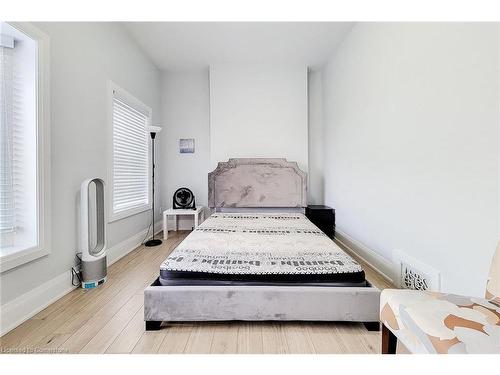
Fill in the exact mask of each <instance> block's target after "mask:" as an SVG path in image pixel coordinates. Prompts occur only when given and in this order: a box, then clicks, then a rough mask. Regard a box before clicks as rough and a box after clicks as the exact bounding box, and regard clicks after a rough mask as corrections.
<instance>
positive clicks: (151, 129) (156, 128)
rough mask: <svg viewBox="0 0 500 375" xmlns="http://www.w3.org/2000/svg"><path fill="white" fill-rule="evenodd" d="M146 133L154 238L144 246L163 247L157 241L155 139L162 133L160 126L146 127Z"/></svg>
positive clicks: (159, 241)
mask: <svg viewBox="0 0 500 375" xmlns="http://www.w3.org/2000/svg"><path fill="white" fill-rule="evenodd" d="M146 131H147V132H148V133H149V134H150V135H151V177H152V179H151V182H152V193H153V194H152V196H153V197H152V210H151V226H152V228H153V238H151V239H150V240H149V241H146V243H145V244H144V245H145V246H147V247H152V246H158V245H161V243H162V242H161V240H159V239H155V138H156V133H159V132H160V131H161V127H159V126H146Z"/></svg>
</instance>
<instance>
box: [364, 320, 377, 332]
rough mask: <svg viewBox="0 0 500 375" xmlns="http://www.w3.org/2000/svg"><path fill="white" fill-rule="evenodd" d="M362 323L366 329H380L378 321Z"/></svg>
mask: <svg viewBox="0 0 500 375" xmlns="http://www.w3.org/2000/svg"><path fill="white" fill-rule="evenodd" d="M363 324H364V325H365V328H366V329H367V330H368V331H376V332H378V331H380V323H379V322H363Z"/></svg>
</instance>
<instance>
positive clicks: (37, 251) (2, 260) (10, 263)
mask: <svg viewBox="0 0 500 375" xmlns="http://www.w3.org/2000/svg"><path fill="white" fill-rule="evenodd" d="M48 254H50V250H49V249H42V248H40V247H39V246H35V247H30V248H27V249H24V250H18V251H15V249H13V250H12V251H11V252H10V253H8V254H5V255H1V256H0V273H3V272H5V271H8V270H11V269H13V268H16V267H19V266H21V265H23V264H26V263H28V262H31V261H33V260H35V259H38V258H41V257H43V256H46V255H48Z"/></svg>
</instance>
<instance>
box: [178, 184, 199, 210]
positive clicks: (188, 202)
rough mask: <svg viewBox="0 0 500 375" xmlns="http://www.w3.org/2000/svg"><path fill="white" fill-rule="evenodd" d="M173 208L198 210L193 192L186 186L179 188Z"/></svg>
mask: <svg viewBox="0 0 500 375" xmlns="http://www.w3.org/2000/svg"><path fill="white" fill-rule="evenodd" d="M172 208H173V209H174V210H177V209H184V210H189V209H191V210H196V201H195V198H194V194H193V192H192V191H191V190H190V189H188V188H185V187H182V188H179V189H177V190H176V191H175V193H174V199H173V204H172Z"/></svg>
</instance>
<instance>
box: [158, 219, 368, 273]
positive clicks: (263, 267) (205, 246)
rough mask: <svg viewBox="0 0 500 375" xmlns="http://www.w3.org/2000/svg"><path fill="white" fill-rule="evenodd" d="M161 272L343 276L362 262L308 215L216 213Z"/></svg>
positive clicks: (194, 232)
mask: <svg viewBox="0 0 500 375" xmlns="http://www.w3.org/2000/svg"><path fill="white" fill-rule="evenodd" d="M161 270H166V271H187V272H204V273H216V274H233V275H238V274H240V275H241V274H245V275H265V274H340V273H353V272H354V273H356V272H361V271H362V268H361V266H360V265H359V264H358V263H357V262H356V261H354V260H353V259H352V258H351V257H350V256H349V255H347V254H346V253H345V252H344V251H343V250H341V249H340V248H339V247H338V246H337V245H336V244H335V243H334V242H333V241H332V240H331V239H330V238H328V237H327V236H326V235H325V234H324V233H323V232H321V231H320V230H319V229H318V228H317V227H316V226H315V225H314V224H313V223H311V222H310V221H309V220H308V219H307V218H306V217H305V216H304V215H303V214H295V213H283V214H282V213H278V214H277V213H273V214H261V213H259V214H240V213H238V214H229V213H215V214H213V215H212V216H210V217H209V218H208V219H207V220H205V221H204V222H203V223H202V224H201V225H200V226H198V228H196V229H195V230H194V231H193V232H192V233H191V234H189V235H188V236H187V237H186V238H185V239H184V241H182V242H181V243H180V244H179V246H178V247H177V248H176V249H175V250H174V251H173V252H172V253H171V254H170V256H169V257H168V258H167V259H166V260H165V261H164V262H163V263H162V264H161Z"/></svg>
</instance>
